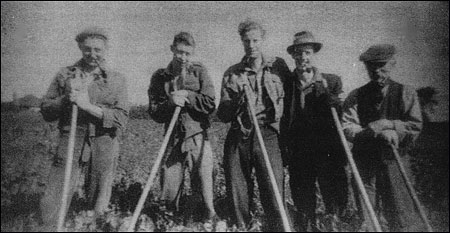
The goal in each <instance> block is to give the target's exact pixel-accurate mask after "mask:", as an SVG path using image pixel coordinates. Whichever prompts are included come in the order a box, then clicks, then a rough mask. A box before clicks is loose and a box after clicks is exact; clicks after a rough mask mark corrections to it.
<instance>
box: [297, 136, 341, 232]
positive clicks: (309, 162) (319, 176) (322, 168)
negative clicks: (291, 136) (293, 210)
mask: <svg viewBox="0 0 450 233" xmlns="http://www.w3.org/2000/svg"><path fill="white" fill-rule="evenodd" d="M294 142H295V143H292V144H291V150H292V153H293V154H292V156H291V158H290V162H289V177H290V178H289V181H290V182H289V183H290V186H291V192H292V199H293V201H294V204H295V206H296V207H297V210H298V212H299V214H300V216H298V217H297V218H296V221H297V223H298V224H299V225H300V227H307V224H308V221H309V222H312V223H314V222H315V218H316V216H315V210H316V203H317V200H316V181H317V182H318V184H319V188H320V192H321V194H322V198H323V201H324V203H325V207H326V210H327V212H328V213H331V214H339V212H341V211H343V210H344V209H345V207H346V204H347V195H348V182H347V175H346V172H345V157H344V156H345V155H344V154H343V153H344V152H343V150H342V148H341V147H340V145H339V141H336V140H334V141H331V140H330V141H327V140H326V137H318V136H311V137H305V138H304V139H298V140H294ZM323 142H325V143H323Z"/></svg>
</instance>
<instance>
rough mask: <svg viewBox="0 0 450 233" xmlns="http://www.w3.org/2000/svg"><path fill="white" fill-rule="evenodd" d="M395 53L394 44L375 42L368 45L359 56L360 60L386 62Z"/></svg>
mask: <svg viewBox="0 0 450 233" xmlns="http://www.w3.org/2000/svg"><path fill="white" fill-rule="evenodd" d="M395 53H396V49H395V46H393V45H391V44H377V45H372V46H370V48H369V49H367V50H366V51H365V52H364V53H362V54H361V56H359V60H360V61H362V62H387V61H389V60H390V59H391V58H392V57H393V56H394V54H395Z"/></svg>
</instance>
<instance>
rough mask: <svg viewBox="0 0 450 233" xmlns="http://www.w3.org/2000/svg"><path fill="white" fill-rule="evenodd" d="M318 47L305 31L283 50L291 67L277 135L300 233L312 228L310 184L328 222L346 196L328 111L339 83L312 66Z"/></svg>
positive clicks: (313, 202) (340, 149)
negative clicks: (283, 147)
mask: <svg viewBox="0 0 450 233" xmlns="http://www.w3.org/2000/svg"><path fill="white" fill-rule="evenodd" d="M321 48H322V44H321V43H319V42H317V41H316V40H315V38H314V37H313V35H312V33H311V32H309V31H302V32H299V33H297V34H295V36H294V44H293V45H291V46H289V47H288V48H287V51H288V53H289V54H290V55H291V56H292V58H293V59H294V60H295V65H296V68H295V70H294V71H293V73H292V75H291V77H290V79H289V80H287V82H286V83H285V92H286V97H285V108H284V116H283V121H282V122H283V124H282V126H283V127H282V130H281V133H282V141H283V142H285V143H286V146H287V150H286V151H287V153H288V154H289V160H288V165H289V174H290V178H289V181H290V186H291V192H292V199H293V200H294V203H295V206H296V207H297V210H298V212H299V213H298V214H299V216H297V217H296V222H297V225H299V227H300V230H301V231H306V230H308V227H310V228H312V230H314V229H315V228H317V226H315V223H316V215H315V210H316V203H317V200H316V182H318V184H319V186H320V191H321V194H322V197H323V201H324V203H325V207H326V210H327V212H328V213H329V214H330V215H329V219H330V220H331V221H330V222H331V223H332V224H334V223H336V218H337V216H338V214H339V213H340V212H342V211H343V210H344V209H345V207H346V200H347V187H348V186H347V177H346V173H345V165H346V163H345V162H346V160H345V154H344V151H343V147H342V145H341V144H340V140H339V135H338V133H337V130H336V127H335V125H334V121H333V116H332V113H331V107H334V108H336V109H337V111H338V112H340V110H341V101H340V99H339V95H340V94H342V81H341V78H340V77H339V76H337V75H334V74H326V73H321V72H320V71H319V69H318V68H317V67H315V66H314V58H315V55H316V53H317V52H318V51H319V50H320V49H321ZM330 225H331V224H330ZM330 227H333V226H330Z"/></svg>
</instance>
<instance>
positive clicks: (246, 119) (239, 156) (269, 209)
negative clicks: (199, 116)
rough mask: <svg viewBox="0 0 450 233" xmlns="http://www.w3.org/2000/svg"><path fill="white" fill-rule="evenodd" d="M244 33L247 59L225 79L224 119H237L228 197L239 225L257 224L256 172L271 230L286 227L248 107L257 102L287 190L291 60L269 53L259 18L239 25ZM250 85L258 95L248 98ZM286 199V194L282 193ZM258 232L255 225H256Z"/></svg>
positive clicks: (230, 144)
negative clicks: (284, 121) (282, 139)
mask: <svg viewBox="0 0 450 233" xmlns="http://www.w3.org/2000/svg"><path fill="white" fill-rule="evenodd" d="M238 32H239V35H240V37H241V41H242V44H243V47H244V51H245V56H244V57H243V58H242V60H241V61H240V62H239V63H237V64H235V65H233V66H231V67H230V68H228V70H227V71H226V72H225V74H224V77H223V82H222V90H221V99H220V105H219V109H218V113H217V115H218V117H219V118H220V119H221V120H222V121H223V122H225V123H228V122H231V128H230V130H229V131H228V135H227V139H226V141H225V146H224V170H225V175H226V180H227V198H229V200H230V206H231V208H232V212H233V215H232V219H233V221H234V222H235V223H236V224H237V225H238V227H239V228H241V229H242V228H245V227H247V226H250V228H251V229H253V228H254V227H257V224H253V223H255V222H252V221H251V220H252V215H251V206H252V200H253V197H254V193H253V180H252V171H253V168H255V175H256V178H257V181H258V187H259V193H260V200H261V204H262V206H263V208H264V214H265V222H264V224H263V227H264V229H265V231H280V230H283V228H282V225H281V216H280V214H279V212H278V211H277V209H278V207H277V202H276V199H275V196H274V194H273V193H274V191H273V188H272V186H271V183H270V180H269V176H268V171H267V168H266V166H265V162H264V157H263V153H262V150H261V146H260V145H259V142H258V138H257V135H256V133H255V128H254V125H253V124H254V123H253V122H252V120H251V115H250V112H249V109H248V104H252V105H253V107H254V109H255V111H256V118H257V120H258V122H257V123H258V124H259V127H260V129H261V133H262V136H263V138H264V144H265V146H266V149H267V152H268V154H269V160H270V164H271V166H272V170H273V173H274V175H275V180H276V182H277V185H278V190H279V191H280V192H283V190H284V181H283V178H284V177H283V175H284V174H283V161H282V157H281V151H280V148H279V144H278V140H279V124H280V120H281V116H282V113H283V99H284V90H283V82H284V79H285V78H287V76H288V75H290V71H289V68H288V66H287V65H286V62H285V61H284V60H283V59H281V58H278V57H270V56H267V55H265V54H264V53H263V48H264V47H263V45H264V40H265V33H266V31H265V30H264V28H263V27H262V25H261V24H260V23H258V22H256V21H253V20H250V19H248V20H246V21H244V22H242V23H240V24H239V28H238ZM244 85H247V87H248V88H249V90H250V92H251V93H252V95H251V99H250V100H246V97H245V93H244V89H243V88H244ZM280 196H281V197H284V194H283V193H281V194H280ZM253 230H254V229H253Z"/></svg>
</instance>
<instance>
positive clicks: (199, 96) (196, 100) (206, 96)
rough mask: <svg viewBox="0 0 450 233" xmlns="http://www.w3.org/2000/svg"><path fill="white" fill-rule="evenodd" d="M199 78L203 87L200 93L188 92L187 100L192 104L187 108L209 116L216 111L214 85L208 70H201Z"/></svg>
mask: <svg viewBox="0 0 450 233" xmlns="http://www.w3.org/2000/svg"><path fill="white" fill-rule="evenodd" d="M198 76H199V80H200V86H201V88H200V91H199V92H195V91H189V90H188V96H187V98H188V100H189V102H190V103H189V104H187V106H186V107H187V108H188V109H190V110H194V111H196V112H198V113H203V114H206V115H209V114H211V113H213V112H214V110H215V109H216V104H215V95H216V93H215V89H214V84H213V83H212V80H211V78H210V76H209V75H208V72H207V70H206V68H204V67H202V68H201V69H200V70H199V75H198Z"/></svg>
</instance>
